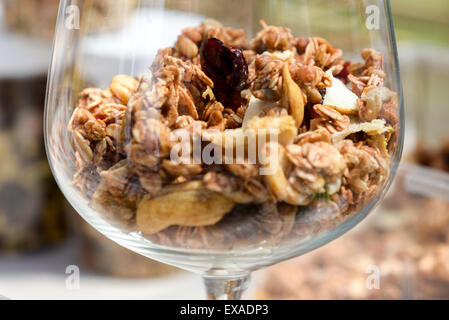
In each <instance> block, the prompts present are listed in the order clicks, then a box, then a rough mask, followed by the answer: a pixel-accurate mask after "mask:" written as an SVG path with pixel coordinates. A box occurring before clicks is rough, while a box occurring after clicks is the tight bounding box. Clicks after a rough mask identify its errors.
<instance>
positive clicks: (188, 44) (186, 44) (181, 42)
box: [175, 35, 199, 59]
mask: <svg viewBox="0 0 449 320" xmlns="http://www.w3.org/2000/svg"><path fill="white" fill-rule="evenodd" d="M175 47H176V49H177V50H178V51H179V52H181V54H182V55H183V56H185V57H186V58H189V59H193V58H195V57H196V56H197V55H198V53H199V50H198V46H197V45H196V44H195V42H193V41H192V40H190V39H189V38H187V37H186V36H184V35H182V36H179V37H178V41H177V42H176V44H175Z"/></svg>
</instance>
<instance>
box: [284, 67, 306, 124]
mask: <svg viewBox="0 0 449 320" xmlns="http://www.w3.org/2000/svg"><path fill="white" fill-rule="evenodd" d="M282 91H283V95H282V100H281V105H282V106H283V107H284V108H286V109H288V111H289V113H290V114H291V115H292V117H293V119H295V122H296V126H297V127H298V128H299V127H301V125H302V122H303V121H304V107H305V105H306V101H305V98H304V94H303V92H302V90H301V89H300V88H299V86H298V85H297V84H296V83H295V81H293V79H292V76H291V74H290V71H289V68H288V64H287V63H286V64H284V67H283V68H282Z"/></svg>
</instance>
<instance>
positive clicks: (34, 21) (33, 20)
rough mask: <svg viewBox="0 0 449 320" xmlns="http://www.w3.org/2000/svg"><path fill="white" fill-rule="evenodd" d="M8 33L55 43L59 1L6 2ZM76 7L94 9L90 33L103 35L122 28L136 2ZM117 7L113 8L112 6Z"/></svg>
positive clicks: (83, 1)
mask: <svg viewBox="0 0 449 320" xmlns="http://www.w3.org/2000/svg"><path fill="white" fill-rule="evenodd" d="M3 1H4V2H5V9H4V10H5V22H6V26H7V28H8V29H9V30H13V31H16V32H20V33H23V34H26V35H32V36H38V37H41V38H43V39H47V40H50V41H51V40H53V34H54V29H55V24H56V18H57V16H58V9H59V0H3ZM73 4H74V5H77V6H87V7H91V10H90V11H89V15H90V16H89V19H88V20H89V23H91V24H94V25H92V26H90V27H89V30H93V31H94V32H104V31H109V30H114V29H117V28H119V27H121V25H122V24H123V16H124V15H123V12H127V11H129V10H132V9H133V8H134V7H135V5H136V0H74V1H73ZM112 4H114V5H112Z"/></svg>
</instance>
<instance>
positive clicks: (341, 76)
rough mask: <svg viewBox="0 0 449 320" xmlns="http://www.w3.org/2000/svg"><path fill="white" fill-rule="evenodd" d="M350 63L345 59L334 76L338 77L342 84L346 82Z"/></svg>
mask: <svg viewBox="0 0 449 320" xmlns="http://www.w3.org/2000/svg"><path fill="white" fill-rule="evenodd" d="M350 65H351V62H349V61H347V62H345V64H344V65H343V70H341V72H340V73H339V74H338V75H337V76H336V77H337V78H338V79H340V80H341V81H343V83H344V84H347V83H348V76H349V66H350Z"/></svg>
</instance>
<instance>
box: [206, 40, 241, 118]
mask: <svg viewBox="0 0 449 320" xmlns="http://www.w3.org/2000/svg"><path fill="white" fill-rule="evenodd" d="M201 67H202V69H203V71H204V72H205V73H206V75H207V76H208V77H210V78H211V79H212V81H213V82H214V88H213V92H214V95H215V97H216V99H217V101H219V102H221V103H222V104H223V105H224V106H225V107H226V108H231V109H232V110H234V111H236V110H237V109H238V108H240V106H241V105H242V97H241V91H242V90H243V89H245V88H246V87H247V83H246V81H247V80H248V74H249V71H248V64H247V63H246V60H245V57H244V55H243V51H242V50H241V49H240V48H228V47H226V46H225V45H224V44H223V42H221V41H220V40H218V39H216V38H210V39H208V40H206V41H205V42H204V43H203V45H202V46H201Z"/></svg>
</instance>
